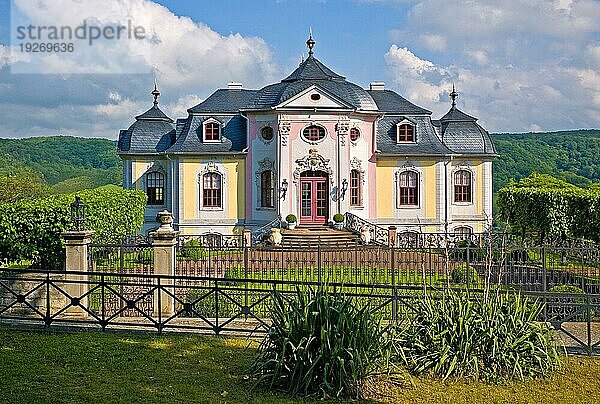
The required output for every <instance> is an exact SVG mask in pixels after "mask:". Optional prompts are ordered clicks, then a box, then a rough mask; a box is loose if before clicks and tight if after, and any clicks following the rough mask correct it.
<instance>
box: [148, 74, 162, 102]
mask: <svg viewBox="0 0 600 404" xmlns="http://www.w3.org/2000/svg"><path fill="white" fill-rule="evenodd" d="M150 94H152V96H153V97H154V106H155V107H158V97H159V96H160V91H158V84H157V83H156V77H155V78H154V90H152V92H151V93H150Z"/></svg>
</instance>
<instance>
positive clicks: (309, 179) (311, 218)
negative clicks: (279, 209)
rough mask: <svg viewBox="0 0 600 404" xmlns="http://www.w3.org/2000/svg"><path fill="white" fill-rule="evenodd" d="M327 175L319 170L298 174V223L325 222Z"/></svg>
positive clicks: (327, 200)
mask: <svg viewBox="0 0 600 404" xmlns="http://www.w3.org/2000/svg"><path fill="white" fill-rule="evenodd" d="M328 202H329V198H328V189H327V177H326V174H325V173H321V172H319V171H305V172H304V173H302V174H301V176H300V224H325V222H326V221H327V216H328V215H327V208H328Z"/></svg>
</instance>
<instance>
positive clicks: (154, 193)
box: [146, 172, 165, 205]
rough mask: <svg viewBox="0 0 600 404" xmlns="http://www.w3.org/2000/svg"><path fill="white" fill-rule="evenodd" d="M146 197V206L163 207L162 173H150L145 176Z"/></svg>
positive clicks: (163, 181) (163, 178) (163, 182)
mask: <svg viewBox="0 0 600 404" xmlns="http://www.w3.org/2000/svg"><path fill="white" fill-rule="evenodd" d="M146 195H147V196H148V205H164V203H165V176H164V175H163V174H162V173H158V172H152V173H148V174H147V175H146Z"/></svg>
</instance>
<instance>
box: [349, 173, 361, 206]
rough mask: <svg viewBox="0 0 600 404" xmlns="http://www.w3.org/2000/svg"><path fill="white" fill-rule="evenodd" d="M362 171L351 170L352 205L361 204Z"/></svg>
mask: <svg viewBox="0 0 600 404" xmlns="http://www.w3.org/2000/svg"><path fill="white" fill-rule="evenodd" d="M360 176H361V173H360V171H358V170H352V171H350V206H360V205H361V192H360V191H361V190H360V182H361V178H360Z"/></svg>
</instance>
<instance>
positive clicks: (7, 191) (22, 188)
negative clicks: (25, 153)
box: [0, 170, 50, 202]
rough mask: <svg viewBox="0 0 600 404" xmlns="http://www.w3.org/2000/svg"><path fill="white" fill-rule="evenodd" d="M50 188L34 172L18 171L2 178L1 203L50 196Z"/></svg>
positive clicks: (0, 181)
mask: <svg viewBox="0 0 600 404" xmlns="http://www.w3.org/2000/svg"><path fill="white" fill-rule="evenodd" d="M49 192H50V189H49V187H48V186H47V185H46V183H45V182H44V179H43V178H42V176H41V175H40V174H38V173H36V172H34V171H27V170H17V171H16V172H14V173H13V174H7V175H6V176H2V177H0V202H18V201H22V200H24V199H30V198H39V197H41V196H45V195H48V194H49Z"/></svg>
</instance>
